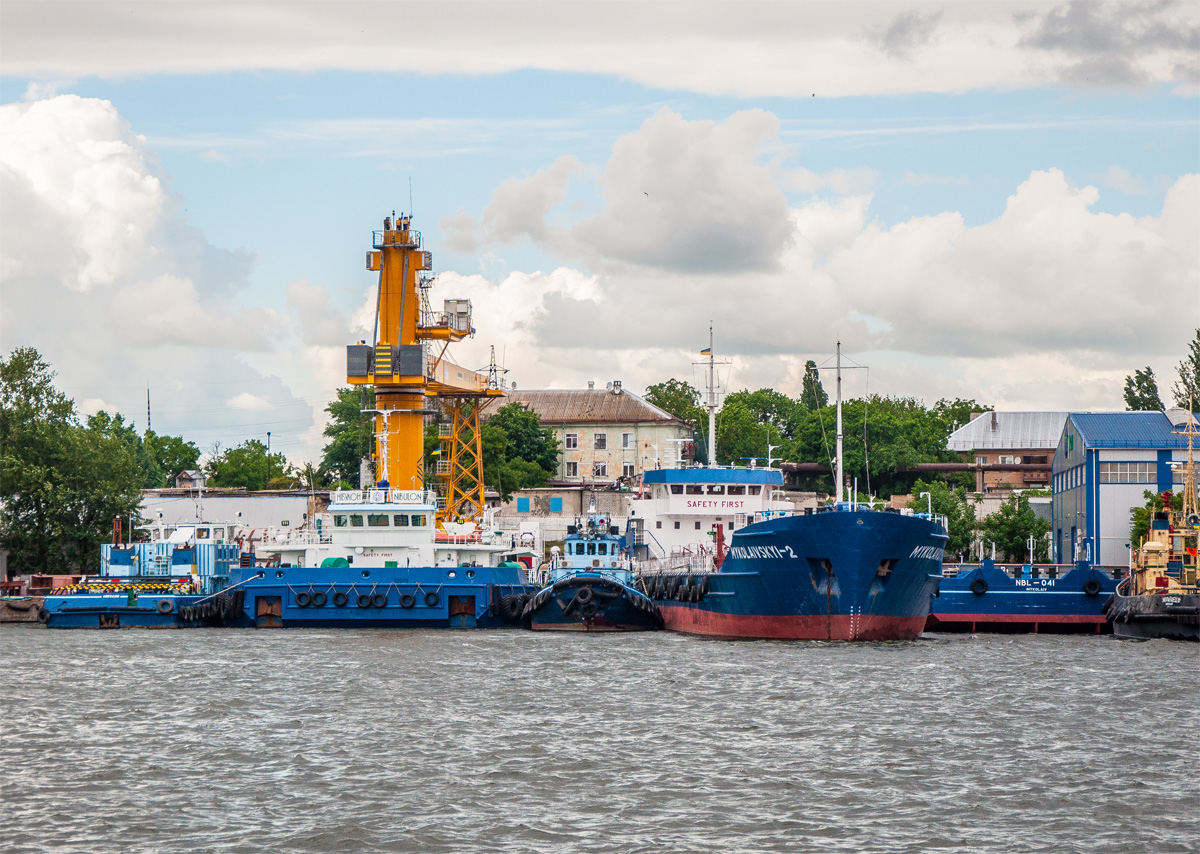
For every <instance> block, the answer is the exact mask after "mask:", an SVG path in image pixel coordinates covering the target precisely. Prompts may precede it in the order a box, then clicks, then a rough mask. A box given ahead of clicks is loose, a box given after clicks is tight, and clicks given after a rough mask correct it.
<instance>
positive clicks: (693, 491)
mask: <svg viewBox="0 0 1200 854" xmlns="http://www.w3.org/2000/svg"><path fill="white" fill-rule="evenodd" d="M684 491H685V492H686V493H687V494H688V495H703V494H704V487H703V486H701V485H700V484H698V483H689V484H688V485H687V488H686V489H685V490H684Z"/></svg>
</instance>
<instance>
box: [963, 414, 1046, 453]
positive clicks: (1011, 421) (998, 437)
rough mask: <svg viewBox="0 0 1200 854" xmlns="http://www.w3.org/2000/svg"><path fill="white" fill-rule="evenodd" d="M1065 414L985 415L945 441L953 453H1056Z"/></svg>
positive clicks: (964, 426)
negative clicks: (1028, 451) (1003, 450)
mask: <svg viewBox="0 0 1200 854" xmlns="http://www.w3.org/2000/svg"><path fill="white" fill-rule="evenodd" d="M1066 421H1067V413H1065V412H984V413H983V414H981V415H979V416H978V417H976V418H974V419H972V420H971V421H970V422H969V423H967V424H964V425H963V426H962V427H959V428H958V429H957V430H955V431H954V432H953V433H951V434H950V436H949V438H947V439H946V448H947V449H948V450H951V451H983V450H989V449H1020V450H1033V449H1035V448H1044V449H1046V450H1048V451H1053V450H1054V449H1055V448H1057V447H1058V439H1059V437H1060V436H1062V430H1063V424H1065V423H1066Z"/></svg>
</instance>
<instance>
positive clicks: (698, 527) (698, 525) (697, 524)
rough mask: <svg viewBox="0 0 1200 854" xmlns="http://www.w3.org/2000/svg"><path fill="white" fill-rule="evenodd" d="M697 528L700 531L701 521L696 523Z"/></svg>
mask: <svg viewBox="0 0 1200 854" xmlns="http://www.w3.org/2000/svg"><path fill="white" fill-rule="evenodd" d="M696 530H697V531H699V530H700V523H699V522H697V523H696Z"/></svg>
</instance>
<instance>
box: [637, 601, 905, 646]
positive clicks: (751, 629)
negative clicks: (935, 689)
mask: <svg viewBox="0 0 1200 854" xmlns="http://www.w3.org/2000/svg"><path fill="white" fill-rule="evenodd" d="M659 609H660V610H661V611H662V615H663V628H664V629H667V630H668V631H672V632H682V633H684V634H689V635H707V636H709V637H718V638H755V639H770V640H844V641H886V640H912V639H913V638H916V637H918V636H920V634H921V632H922V631H924V629H925V619H926V618H925V617H923V616H922V617H882V616H877V615H872V614H838V615H834V616H832V617H827V616H824V615H778V616H767V615H761V614H756V615H750V614H719V613H716V612H714V611H706V610H703V609H701V608H688V607H686V606H683V605H659Z"/></svg>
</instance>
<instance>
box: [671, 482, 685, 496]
mask: <svg viewBox="0 0 1200 854" xmlns="http://www.w3.org/2000/svg"><path fill="white" fill-rule="evenodd" d="M671 494H672V495H683V484H682V483H673V484H671Z"/></svg>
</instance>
